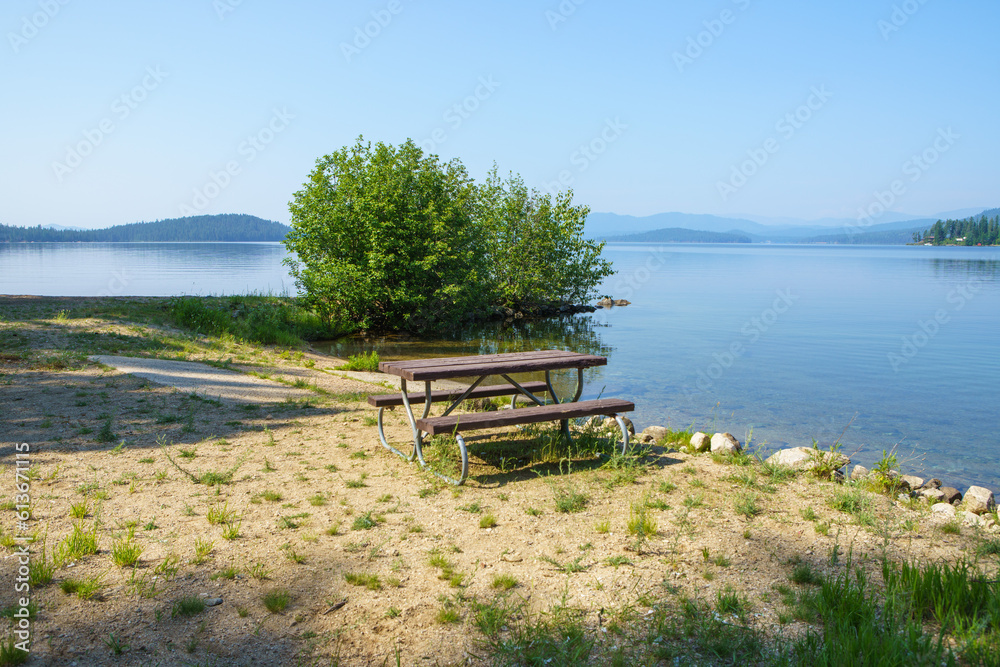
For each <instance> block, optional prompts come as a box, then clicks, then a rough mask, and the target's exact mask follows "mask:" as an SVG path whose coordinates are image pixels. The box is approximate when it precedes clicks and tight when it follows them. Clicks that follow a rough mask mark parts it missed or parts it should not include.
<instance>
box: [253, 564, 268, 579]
mask: <svg viewBox="0 0 1000 667" xmlns="http://www.w3.org/2000/svg"><path fill="white" fill-rule="evenodd" d="M247 572H248V573H249V574H250V576H251V577H253V578H254V579H259V580H263V579H267V578H268V577H270V575H271V571H270V570H269V569H267V566H265V565H264V564H263V563H254V564H253V565H251V566H249V567H248V568H247Z"/></svg>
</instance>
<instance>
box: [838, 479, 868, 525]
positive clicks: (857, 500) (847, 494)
mask: <svg viewBox="0 0 1000 667" xmlns="http://www.w3.org/2000/svg"><path fill="white" fill-rule="evenodd" d="M830 506H831V507H833V509H835V510H838V511H840V512H844V513H846V514H850V515H852V516H854V519H855V521H857V522H858V524H859V525H862V526H873V525H875V514H874V505H873V503H872V499H871V496H870V495H868V493H867V492H866V491H864V490H863V489H860V488H858V487H855V486H847V487H846V488H843V489H837V490H836V491H834V493H833V497H832V498H831V499H830Z"/></svg>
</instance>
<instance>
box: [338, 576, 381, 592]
mask: <svg viewBox="0 0 1000 667" xmlns="http://www.w3.org/2000/svg"><path fill="white" fill-rule="evenodd" d="M344 581H346V582H347V583H349V584H351V585H352V586H363V587H365V588H367V589H368V590H370V591H378V590H381V589H382V581H381V580H380V579H379V576H378V575H377V574H372V573H370V572H345V573H344Z"/></svg>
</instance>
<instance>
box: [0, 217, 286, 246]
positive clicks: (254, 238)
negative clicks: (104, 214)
mask: <svg viewBox="0 0 1000 667" xmlns="http://www.w3.org/2000/svg"><path fill="white" fill-rule="evenodd" d="M57 227H58V225H49V226H48V227H42V226H41V225H39V226H38V227H8V226H6V225H0V242H5V241H6V242H10V243H48V242H64V243H88V242H90V243H93V242H105V243H125V242H133V243H135V242H140V243H142V242H145V243H170V242H198V241H201V242H262V241H282V240H284V238H285V234H287V233H288V232H289V231H290V230H291V228H290V227H288V226H287V225H283V224H281V223H280V222H274V221H273V220H264V219H263V218H258V217H256V216H253V215H244V214H236V213H226V214H222V215H196V216H188V217H185V218H170V219H167V220H156V221H154V222H135V223H131V224H128V225H115V226H114V227H107V228H105V229H79V228H70V227H61V228H57Z"/></svg>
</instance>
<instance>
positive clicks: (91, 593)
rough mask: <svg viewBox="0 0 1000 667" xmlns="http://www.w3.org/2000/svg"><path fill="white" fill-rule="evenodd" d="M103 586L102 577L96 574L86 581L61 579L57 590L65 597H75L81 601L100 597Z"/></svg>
mask: <svg viewBox="0 0 1000 667" xmlns="http://www.w3.org/2000/svg"><path fill="white" fill-rule="evenodd" d="M103 585H104V582H103V581H102V577H101V575H99V574H98V575H95V576H93V577H88V578H86V579H72V578H67V579H63V580H62V582H60V584H59V588H61V589H62V592H63V593H66V594H67V595H76V596H77V597H78V598H80V599H81V600H90V599H92V598H94V597H99V596H100V592H101V587H102V586H103Z"/></svg>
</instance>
